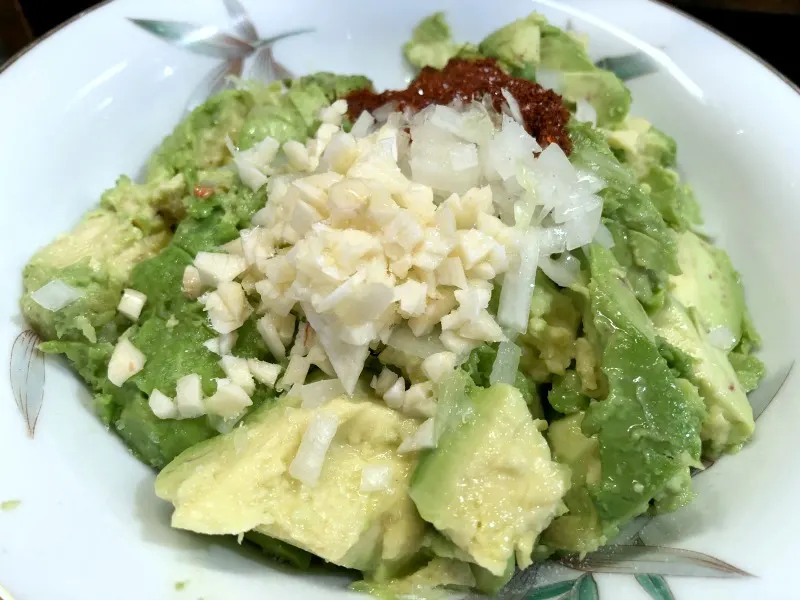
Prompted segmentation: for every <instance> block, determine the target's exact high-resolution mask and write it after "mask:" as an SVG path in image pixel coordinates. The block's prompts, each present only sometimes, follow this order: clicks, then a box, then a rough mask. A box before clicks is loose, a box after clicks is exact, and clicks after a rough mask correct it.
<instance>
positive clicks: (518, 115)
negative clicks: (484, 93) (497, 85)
mask: <svg viewBox="0 0 800 600" xmlns="http://www.w3.org/2000/svg"><path fill="white" fill-rule="evenodd" d="M500 93H501V94H503V98H505V99H506V102H508V114H509V115H510V116H511V117H512V118H513V119H514V120H515V121H516V122H517V123H520V124H524V123H525V119H524V118H523V117H522V111H521V110H520V109H519V102H517V99H516V98H514V96H512V95H511V92H509V91H508V90H507V89H506V88H503V89H502V90H500Z"/></svg>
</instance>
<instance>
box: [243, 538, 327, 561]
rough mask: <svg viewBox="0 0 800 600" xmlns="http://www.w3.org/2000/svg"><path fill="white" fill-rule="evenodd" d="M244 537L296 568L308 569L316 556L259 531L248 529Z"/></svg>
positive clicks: (267, 553) (268, 553)
mask: <svg viewBox="0 0 800 600" xmlns="http://www.w3.org/2000/svg"><path fill="white" fill-rule="evenodd" d="M244 537H245V539H246V540H248V541H250V542H252V543H254V544H256V545H257V546H258V547H259V548H260V549H261V551H262V552H263V553H264V554H265V555H267V556H269V557H270V558H272V559H274V560H276V561H278V562H281V563H286V564H289V565H292V566H293V567H294V568H296V569H303V570H307V569H308V568H309V567H310V566H311V561H312V560H313V559H314V556H313V555H312V554H309V553H308V552H306V551H305V550H301V549H300V548H296V547H295V546H292V545H291V544H287V543H286V542H282V541H281V540H276V539H275V538H271V537H269V536H266V535H264V534H263V533H258V532H257V531H248V532H247V533H245V534H244Z"/></svg>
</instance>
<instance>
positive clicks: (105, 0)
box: [0, 0, 800, 94]
mask: <svg viewBox="0 0 800 600" xmlns="http://www.w3.org/2000/svg"><path fill="white" fill-rule="evenodd" d="M565 1H566V2H569V0H565ZM645 1H646V2H647V3H649V4H655V5H657V6H660V7H661V8H665V9H667V10H669V11H671V12H673V13H675V14H677V15H679V16H680V17H682V18H684V19H686V20H688V21H691V22H692V23H694V24H695V25H699V26H700V27H702V28H703V29H705V30H706V31H707V32H709V33H711V34H712V35H715V36H717V37H719V38H721V39H723V40H724V41H726V42H727V43H729V44H730V45H731V46H733V47H734V48H736V49H737V50H739V51H740V52H743V53H744V54H746V55H747V56H749V57H750V58H752V59H753V60H755V61H756V62H757V63H759V64H760V65H761V66H762V67H764V68H765V69H767V70H768V71H770V72H771V73H772V74H773V75H774V76H775V77H777V78H778V79H779V80H780V81H781V82H782V83H783V84H785V85H786V86H788V87H789V88H790V89H791V90H792V91H794V92H795V93H796V94H800V85H799V84H797V83H795V82H793V81H792V80H791V79H789V77H787V76H786V75H784V74H783V73H782V72H781V71H779V70H778V69H777V68H775V67H774V66H773V65H772V64H770V63H769V62H768V61H766V60H765V59H763V58H762V57H761V56H759V55H758V54H756V53H755V52H754V51H753V50H751V49H750V48H748V47H747V46H745V45H743V44H741V43H740V42H738V41H736V40H735V39H733V38H731V37H730V36H728V35H726V34H725V33H723V32H721V31H720V30H719V29H717V28H716V27H714V26H713V25H709V24H708V23H706V22H705V21H702V20H701V19H699V18H697V17H695V16H694V15H691V14H689V13H688V12H686V11H684V10H681V9H680V8H678V7H677V6H675V5H673V4H671V3H668V2H667V1H666V0H645ZM112 2H114V0H102V1H101V2H99V3H97V4H95V5H94V6H90V7H89V8H87V9H84V10H82V11H81V12H79V13H77V14H75V15H73V16H71V17H70V18H69V19H67V20H66V21H64V22H63V23H59V24H58V25H56V26H55V27H53V28H52V29H51V30H49V31H47V32H45V33H44V34H42V35H41V36H39V37H38V38H36V39H35V40H33V41H32V42H30V43H29V44H28V45H27V46H25V47H23V48H21V49H20V50H18V51H17V52H16V53H14V54H13V55H12V56H11V57H9V58H8V60H6V61H5V63H3V64H0V76H2V75H3V73H5V72H6V71H7V70H8V69H10V68H11V67H12V66H13V65H14V64H15V63H16V62H17V61H19V59H20V58H22V57H23V56H25V55H26V54H27V53H28V52H30V51H31V50H33V49H34V48H35V47H37V46H38V45H40V44H41V43H42V42H45V41H47V40H48V39H49V38H50V37H52V36H53V35H55V34H57V33H59V32H60V31H61V30H62V29H66V28H67V27H69V26H70V25H72V24H73V23H75V22H76V21H78V20H80V19H82V18H83V17H86V16H88V15H89V14H91V13H93V12H95V11H96V10H98V9H100V8H103V7H105V6H108V5H109V4H111V3H112Z"/></svg>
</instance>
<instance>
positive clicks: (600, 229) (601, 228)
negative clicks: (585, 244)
mask: <svg viewBox="0 0 800 600" xmlns="http://www.w3.org/2000/svg"><path fill="white" fill-rule="evenodd" d="M594 241H595V242H597V243H598V244H600V245H601V246H603V247H604V248H613V247H614V236H613V235H611V231H609V229H608V227H606V226H605V225H603V223H600V225H598V226H597V231H595V232H594Z"/></svg>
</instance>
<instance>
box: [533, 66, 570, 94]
mask: <svg viewBox="0 0 800 600" xmlns="http://www.w3.org/2000/svg"><path fill="white" fill-rule="evenodd" d="M563 82H564V77H563V75H562V74H561V73H560V72H558V71H547V70H545V69H536V83H538V84H539V85H540V86H542V87H543V88H545V89H548V90H553V91H554V92H556V93H558V91H559V90H560V89H561V87H562V85H563Z"/></svg>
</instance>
